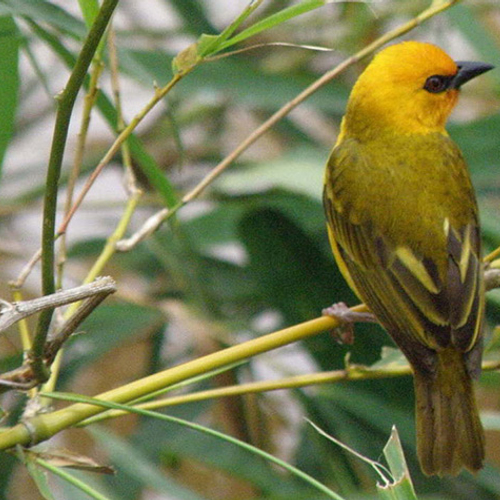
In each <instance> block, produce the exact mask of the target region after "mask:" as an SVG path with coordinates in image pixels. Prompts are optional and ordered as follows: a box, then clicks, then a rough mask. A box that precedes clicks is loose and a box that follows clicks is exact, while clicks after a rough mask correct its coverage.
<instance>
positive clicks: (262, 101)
mask: <svg viewBox="0 0 500 500" xmlns="http://www.w3.org/2000/svg"><path fill="white" fill-rule="evenodd" d="M119 52H120V64H121V65H122V68H123V71H124V72H126V73H127V74H129V75H130V76H132V77H133V78H135V79H137V80H138V81H140V82H142V83H143V84H145V85H150V84H151V82H152V81H158V82H168V81H169V80H170V79H171V78H172V72H171V70H170V69H169V62H170V61H171V60H172V57H171V55H169V54H167V53H166V52H162V51H160V50H155V51H145V50H131V49H122V50H120V51H119ZM315 80H316V76H315V75H312V74H298V75H294V77H293V78H290V75H288V74H283V75H282V74H279V73H270V72H267V71H263V70H260V69H259V68H258V67H256V66H255V65H254V64H251V63H249V62H248V61H247V60H245V59H243V58H238V57H231V58H226V59H222V60H219V61H213V62H210V63H206V64H202V65H201V66H199V67H198V68H196V78H185V79H184V80H183V81H182V82H181V83H180V84H179V85H178V86H177V87H176V89H175V93H176V96H178V97H179V98H184V99H189V100H191V99H194V98H195V97H196V96H197V95H206V94H207V92H211V93H214V94H215V95H220V96H222V97H224V98H226V97H227V96H228V95H230V96H231V99H232V100H234V101H236V102H238V103H241V104H243V105H250V106H254V107H255V108H257V109H268V110H272V111H275V110H276V109H278V108H279V107H280V106H282V105H283V104H285V103H286V102H287V101H289V100H290V99H293V98H294V97H295V96H296V95H297V94H298V93H299V92H301V91H302V90H303V89H304V88H305V87H307V86H308V85H310V84H311V83H312V82H313V81H315ZM200 82H203V85H200ZM270 89H272V92H271V91H270ZM348 95H349V92H348V89H347V88H346V87H345V86H344V85H342V84H341V83H340V82H338V81H332V82H330V83H329V84H328V85H326V86H325V87H323V88H322V89H321V91H320V92H316V93H315V94H313V95H312V96H311V97H310V98H309V99H308V100H307V104H308V105H310V106H313V107H314V108H316V109H318V110H321V111H322V112H333V113H336V114H338V115H341V114H342V113H343V112H344V110H345V103H346V101H347V97H348ZM332 142H333V139H332ZM324 161H326V157H325V159H324ZM321 163H322V164H323V161H322V162H321Z"/></svg>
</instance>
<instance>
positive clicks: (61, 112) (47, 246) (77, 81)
mask: <svg viewBox="0 0 500 500" xmlns="http://www.w3.org/2000/svg"><path fill="white" fill-rule="evenodd" d="M117 4H118V0H104V1H103V3H102V6H101V9H100V10H99V14H98V16H97V18H96V20H95V22H94V24H93V25H92V28H91V29H90V31H89V33H88V35H87V38H86V39H85V43H84V44H83V47H82V50H81V52H80V54H79V56H78V58H77V60H76V63H75V66H74V68H73V71H72V72H71V75H70V77H69V79H68V82H67V84H66V87H65V88H64V90H63V91H62V93H61V94H60V95H59V97H58V108H57V115H56V122H55V125H54V135H53V138H52V147H51V152H50V158H49V165H48V169H47V180H46V189H45V197H44V208H43V229H42V293H43V294H44V295H50V294H52V293H54V292H55V278H54V253H55V252H54V236H55V223H56V209H57V194H58V185H59V177H60V174H61V166H62V161H63V158H64V150H65V147H66V139H67V137H68V129H69V123H70V120H71V115H72V112H73V106H74V104H75V100H76V97H77V95H78V92H79V90H80V88H81V86H82V85H83V82H84V79H85V77H86V75H87V70H88V68H89V66H90V64H91V62H92V59H93V57H94V54H95V51H96V50H97V47H98V45H99V42H100V40H101V38H102V37H103V35H104V32H105V31H106V28H107V26H108V23H109V21H110V19H111V15H112V14H113V12H114V10H115V8H116V6H117ZM52 314H53V309H47V310H45V311H43V312H41V313H40V316H39V318H38V324H37V329H36V334H35V338H34V341H33V348H32V352H31V358H32V364H33V372H34V373H35V376H36V377H37V378H38V379H39V380H40V381H44V380H46V379H47V377H48V374H47V370H46V367H45V365H44V363H43V359H42V356H43V349H44V345H45V341H46V339H47V334H48V331H49V326H50V322H51V319H52Z"/></svg>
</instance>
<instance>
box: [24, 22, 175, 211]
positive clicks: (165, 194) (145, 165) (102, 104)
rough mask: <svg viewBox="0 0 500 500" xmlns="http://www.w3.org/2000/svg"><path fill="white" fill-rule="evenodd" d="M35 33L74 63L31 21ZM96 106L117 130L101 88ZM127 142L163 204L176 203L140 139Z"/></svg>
mask: <svg viewBox="0 0 500 500" xmlns="http://www.w3.org/2000/svg"><path fill="white" fill-rule="evenodd" d="M32 26H33V29H34V31H35V33H36V34H37V35H38V36H39V37H40V38H41V39H42V40H43V41H45V42H46V43H47V44H48V45H49V46H50V47H51V48H52V50H53V51H54V53H55V54H56V55H57V56H58V57H59V58H60V59H61V60H62V61H63V62H64V64H66V66H67V67H68V68H72V67H73V65H74V64H75V61H76V58H75V56H74V55H73V54H72V53H71V52H70V51H69V50H67V49H66V47H65V46H64V45H63V44H62V43H61V42H60V41H59V39H58V38H57V37H55V36H53V35H52V34H51V33H49V32H48V31H47V30H44V29H43V28H42V27H40V26H38V25H37V24H36V23H32ZM88 83H89V79H88V78H86V80H85V88H88ZM96 104H97V108H98V109H99V111H100V112H101V114H102V115H103V117H104V119H105V120H106V122H107V123H108V124H109V126H110V127H111V128H112V129H113V130H115V131H117V113H116V108H115V107H114V105H113V104H112V102H111V100H110V99H109V98H108V96H107V95H106V94H105V92H104V91H103V90H101V91H100V92H99V94H98V96H97V102H96ZM127 142H128V144H129V146H130V151H131V153H132V156H133V158H134V159H135V160H136V161H137V164H138V166H139V167H140V168H141V170H142V171H143V172H144V174H145V175H146V177H147V178H148V180H149V182H150V183H151V185H152V186H153V187H154V188H155V189H156V190H157V192H158V193H159V194H160V196H161V197H162V199H163V201H164V203H165V205H166V206H167V207H169V208H171V207H173V206H174V205H176V204H177V194H176V192H175V189H174V187H173V185H172V184H171V183H170V181H169V180H168V178H167V177H166V176H165V175H164V173H163V172H162V170H161V169H160V167H159V166H158V164H157V163H156V161H155V160H154V158H153V157H152V156H151V155H150V154H149V153H148V152H147V151H146V149H145V148H144V146H143V144H142V142H141V141H140V139H138V138H137V136H136V135H134V134H132V135H131V136H130V137H129V138H128V139H127Z"/></svg>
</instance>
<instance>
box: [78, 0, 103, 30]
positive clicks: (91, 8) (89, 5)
mask: <svg viewBox="0 0 500 500" xmlns="http://www.w3.org/2000/svg"><path fill="white" fill-rule="evenodd" d="M78 3H79V5H80V10H81V11H82V14H83V18H84V19H85V24H86V26H87V28H90V26H92V23H93V22H94V19H95V17H96V16H97V13H98V12H99V2H98V1H97V0H78Z"/></svg>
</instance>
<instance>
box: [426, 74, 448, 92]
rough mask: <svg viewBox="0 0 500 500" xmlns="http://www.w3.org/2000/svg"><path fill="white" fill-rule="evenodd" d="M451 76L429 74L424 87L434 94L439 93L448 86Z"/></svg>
mask: <svg viewBox="0 0 500 500" xmlns="http://www.w3.org/2000/svg"><path fill="white" fill-rule="evenodd" d="M448 84H449V78H447V77H446V76H442V75H433V76H429V78H427V80H425V85H424V89H425V90H427V91H428V92H432V93H433V94H438V93H439V92H444V91H445V90H446V89H447V88H448Z"/></svg>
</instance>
